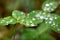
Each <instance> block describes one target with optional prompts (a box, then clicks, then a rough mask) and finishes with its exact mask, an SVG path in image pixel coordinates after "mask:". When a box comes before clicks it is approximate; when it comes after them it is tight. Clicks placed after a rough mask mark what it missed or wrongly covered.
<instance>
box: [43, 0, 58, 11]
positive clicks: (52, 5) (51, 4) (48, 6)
mask: <svg viewBox="0 0 60 40" xmlns="http://www.w3.org/2000/svg"><path fill="white" fill-rule="evenodd" d="M57 6H58V3H57V2H56V1H52V0H47V1H45V2H44V3H43V5H42V9H43V11H47V12H52V11H54V10H55V9H56V8H57Z"/></svg>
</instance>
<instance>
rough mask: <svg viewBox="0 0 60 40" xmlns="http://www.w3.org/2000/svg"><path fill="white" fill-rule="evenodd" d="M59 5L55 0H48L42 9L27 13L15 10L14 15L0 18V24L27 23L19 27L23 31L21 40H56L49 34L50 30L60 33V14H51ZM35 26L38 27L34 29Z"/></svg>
mask: <svg viewBox="0 0 60 40" xmlns="http://www.w3.org/2000/svg"><path fill="white" fill-rule="evenodd" d="M58 5H59V3H57V2H56V1H55V0H47V1H45V2H44V3H43V5H42V10H35V11H32V12H30V13H28V14H27V15H26V14H25V13H24V12H21V11H18V10H14V11H13V12H12V16H8V17H4V18H0V25H2V26H5V25H9V24H13V25H14V24H17V23H19V24H22V25H25V28H19V29H18V31H19V32H20V33H22V34H21V35H20V39H19V40H55V39H54V38H53V37H51V36H50V35H49V34H48V33H49V32H48V31H50V30H53V31H55V32H58V33H60V16H59V15H57V14H51V12H52V11H54V10H55V9H56V8H57V7H58ZM33 27H37V28H36V29H33ZM16 29H17V27H16ZM4 40H5V39H4ZM7 40H8V39H7Z"/></svg>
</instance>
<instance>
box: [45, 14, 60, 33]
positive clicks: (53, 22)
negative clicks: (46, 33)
mask: <svg viewBox="0 0 60 40" xmlns="http://www.w3.org/2000/svg"><path fill="white" fill-rule="evenodd" d="M59 21H60V16H58V15H55V14H51V15H50V16H49V17H48V16H47V18H46V19H45V23H46V25H48V26H49V27H50V28H51V29H52V30H54V31H56V32H59V33H60V22H59Z"/></svg>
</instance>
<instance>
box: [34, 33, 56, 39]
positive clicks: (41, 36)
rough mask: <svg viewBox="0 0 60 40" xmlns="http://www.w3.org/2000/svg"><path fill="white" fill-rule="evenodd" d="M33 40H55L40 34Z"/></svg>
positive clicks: (47, 35) (45, 34)
mask: <svg viewBox="0 0 60 40" xmlns="http://www.w3.org/2000/svg"><path fill="white" fill-rule="evenodd" d="M35 40H55V39H54V38H53V37H52V36H50V35H49V34H47V33H42V34H41V35H39V36H38V37H37V38H35Z"/></svg>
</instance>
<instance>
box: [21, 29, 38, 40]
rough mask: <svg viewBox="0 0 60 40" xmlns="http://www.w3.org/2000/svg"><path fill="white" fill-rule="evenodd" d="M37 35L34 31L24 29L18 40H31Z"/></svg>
mask: <svg viewBox="0 0 60 40" xmlns="http://www.w3.org/2000/svg"><path fill="white" fill-rule="evenodd" d="M37 35H38V33H37V31H36V30H34V29H25V31H24V34H23V35H22V36H21V38H20V40H33V39H34V38H36V36H37Z"/></svg>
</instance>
